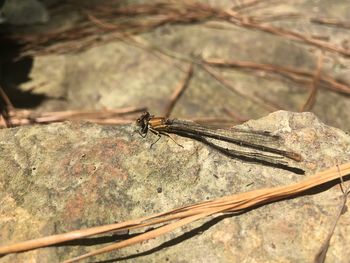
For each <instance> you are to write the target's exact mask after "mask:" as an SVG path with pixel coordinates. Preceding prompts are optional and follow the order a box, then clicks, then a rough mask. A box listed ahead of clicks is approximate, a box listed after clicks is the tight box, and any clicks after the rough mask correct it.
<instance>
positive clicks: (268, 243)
mask: <svg viewBox="0 0 350 263" xmlns="http://www.w3.org/2000/svg"><path fill="white" fill-rule="evenodd" d="M243 126H244V127H245V128H250V129H259V130H268V131H272V132H274V133H276V134H280V135H281V136H282V138H283V140H284V147H285V148H286V149H289V150H293V151H295V152H298V153H301V154H302V156H303V158H304V160H303V162H301V163H299V164H297V163H294V162H293V161H291V165H294V166H298V167H300V168H302V169H304V170H305V171H306V174H305V175H298V174H293V173H291V172H288V171H285V170H281V169H276V168H272V167H266V166H262V165H258V164H250V163H245V162H242V161H240V160H234V159H231V158H228V157H226V156H223V155H221V154H219V153H217V152H215V151H214V150H212V149H210V148H208V147H207V146H204V145H202V144H200V143H199V142H195V141H192V140H190V139H186V138H180V137H177V136H175V139H176V141H177V142H178V143H180V144H181V145H183V146H184V148H181V147H179V146H178V145H176V144H175V143H174V142H173V141H172V140H170V139H169V138H166V137H163V138H161V140H160V141H159V142H157V144H155V145H154V146H153V147H152V148H151V149H150V144H151V143H152V142H154V140H155V139H156V137H155V136H153V135H151V134H150V135H148V136H147V137H146V138H145V139H143V138H141V137H140V136H139V134H138V133H136V132H135V129H136V127H135V126H133V125H130V126H119V127H116V126H115V127H112V126H99V125H94V124H88V123H69V122H65V123H59V124H50V125H43V126H31V127H19V128H13V129H3V130H0V155H1V158H0V245H4V244H10V243H14V242H18V241H23V240H27V239H31V238H37V237H42V236H45V235H51V234H56V233H62V232H67V231H71V230H76V229H80V228H86V227H92V226H97V225H102V224H109V223H113V222H116V221H117V222H121V221H123V220H128V219H135V218H138V217H141V216H146V215H151V214H153V213H157V212H161V211H168V210H171V209H173V208H176V207H180V206H183V205H188V204H191V203H194V202H200V201H205V200H208V199H213V198H217V197H221V196H225V195H230V194H235V193H239V192H244V191H250V190H253V189H260V188H264V187H273V186H279V185H286V184H290V183H293V182H298V181H300V180H302V179H304V178H306V177H307V176H309V175H311V174H313V173H314V172H316V171H320V170H323V169H325V168H327V167H329V166H332V165H335V164H337V163H339V164H340V163H344V162H346V161H349V160H350V136H349V135H347V134H345V133H344V132H342V131H341V130H338V129H336V128H332V127H329V126H326V125H324V124H323V123H321V122H320V121H319V120H318V119H317V118H316V117H315V116H314V115H313V114H311V113H303V114H297V113H290V112H283V111H280V112H276V113H273V114H270V115H269V116H267V117H265V118H262V119H259V120H256V121H250V122H248V123H246V124H244V125H243ZM341 196H342V192H341V190H340V188H339V185H334V184H333V185H331V186H326V187H323V188H319V189H315V191H310V192H308V193H307V194H306V195H302V196H299V197H297V198H294V199H289V200H284V201H280V202H277V203H273V204H269V205H266V206H262V207H259V208H256V209H254V210H252V211H249V212H247V213H243V214H241V215H236V216H233V215H223V216H220V217H218V218H208V219H207V220H201V221H198V222H195V223H194V224H192V225H189V226H186V227H184V228H182V229H178V230H176V231H175V232H173V233H171V234H169V235H166V236H164V237H161V238H158V239H155V240H150V241H147V242H144V243H142V244H140V245H135V246H133V247H130V248H125V249H122V250H120V251H117V252H113V253H110V254H107V255H101V256H98V257H96V258H94V259H91V260H90V261H88V262H99V261H101V260H111V259H115V260H116V259H125V258H128V259H129V260H128V261H127V262H165V261H169V262H230V263H231V262H311V261H312V260H313V257H314V256H315V254H316V253H317V251H318V249H319V248H320V246H321V243H322V242H323V241H324V239H325V238H326V235H327V233H328V231H329V229H330V228H331V225H332V222H333V220H334V219H335V216H336V214H337V211H338V209H339V206H340V203H341ZM349 222H350V214H349V212H346V213H345V214H344V215H343V216H342V217H341V219H340V221H339V223H338V225H337V228H336V231H335V233H334V236H333V238H332V241H331V245H330V248H329V251H328V255H327V261H326V262H344V263H345V262H348V259H349V257H350V251H349V249H348V244H349V236H350V224H349ZM130 234H132V233H130ZM121 237H123V236H120V235H114V236H113V235H102V236H99V237H91V238H88V239H85V240H80V241H76V242H72V243H69V244H68V245H66V246H57V247H50V248H44V249H39V250H34V251H31V252H25V253H20V254H14V255H7V256H4V257H2V258H0V262H1V263H5V262H6V263H7V262H50V263H51V262H60V261H62V260H64V259H68V258H70V257H73V256H77V255H80V254H82V253H84V252H87V251H91V250H92V249H93V248H98V247H100V246H102V245H106V243H107V242H112V241H115V240H118V239H119V238H121ZM124 237H125V236H124ZM92 244H93V245H95V246H94V247H91V245H92ZM108 262H114V261H108Z"/></svg>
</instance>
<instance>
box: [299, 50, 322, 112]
mask: <svg viewBox="0 0 350 263" xmlns="http://www.w3.org/2000/svg"><path fill="white" fill-rule="evenodd" d="M322 64H323V54H322V53H320V55H319V56H318V59H317V68H316V70H315V75H314V79H313V81H312V87H311V90H310V93H309V96H308V98H307V100H306V101H305V103H304V105H303V106H302V107H301V110H300V111H302V112H303V111H310V110H311V109H312V107H313V106H314V104H315V101H316V94H317V90H318V87H319V80H320V75H321V70H322Z"/></svg>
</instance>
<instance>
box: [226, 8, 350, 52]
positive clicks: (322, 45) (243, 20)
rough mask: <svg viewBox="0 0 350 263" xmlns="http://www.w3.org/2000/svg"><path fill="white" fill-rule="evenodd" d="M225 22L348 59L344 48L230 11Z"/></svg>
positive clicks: (227, 12)
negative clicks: (301, 43)
mask: <svg viewBox="0 0 350 263" xmlns="http://www.w3.org/2000/svg"><path fill="white" fill-rule="evenodd" d="M226 14H227V16H226V20H227V21H229V22H231V23H233V24H236V25H238V26H242V27H246V28H251V29H256V30H260V31H263V32H266V33H269V34H273V35H277V36H281V37H285V38H287V39H290V40H293V41H298V42H303V43H305V44H308V45H312V46H315V47H317V48H319V49H324V50H327V51H330V52H335V53H338V54H340V55H342V56H345V57H350V51H349V50H346V49H344V48H341V47H338V46H336V45H334V44H330V43H327V42H324V41H321V40H317V39H314V38H312V37H310V36H307V35H303V34H301V33H299V32H295V31H290V30H287V29H284V28H280V27H274V26H271V25H265V24H261V23H258V22H255V21H253V20H252V19H250V18H249V17H243V16H240V15H239V14H238V13H236V12H234V11H232V10H227V11H226ZM221 16H222V18H224V16H223V14H221Z"/></svg>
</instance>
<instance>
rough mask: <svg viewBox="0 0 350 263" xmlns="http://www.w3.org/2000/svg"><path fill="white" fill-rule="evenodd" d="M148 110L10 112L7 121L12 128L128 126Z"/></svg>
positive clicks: (140, 108) (138, 108)
mask: <svg viewBox="0 0 350 263" xmlns="http://www.w3.org/2000/svg"><path fill="white" fill-rule="evenodd" d="M145 110H147V109H146V108H145V107H126V108H120V109H104V110H90V111H87V110H85V111H84V110H67V111H56V112H41V113H40V112H34V111H31V110H16V109H13V110H10V111H9V112H8V118H7V121H8V123H10V124H11V125H12V126H21V125H28V124H40V123H52V122H62V121H68V120H70V121H73V120H79V121H89V122H93V123H100V124H127V123H131V122H133V121H134V120H135V119H136V116H135V118H132V116H133V115H134V114H139V113H140V112H143V111H145Z"/></svg>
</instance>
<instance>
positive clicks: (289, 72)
mask: <svg viewBox="0 0 350 263" xmlns="http://www.w3.org/2000/svg"><path fill="white" fill-rule="evenodd" d="M203 63H206V64H208V65H210V66H216V67H231V68H242V69H248V70H260V71H265V72H271V73H275V74H280V75H282V76H285V77H289V78H291V79H295V76H296V77H299V78H306V79H310V80H312V79H314V73H313V72H311V71H307V70H301V69H296V68H292V67H284V66H279V65H273V64H263V63H256V62H252V61H243V60H225V59H205V60H203ZM319 80H320V81H322V82H323V83H324V84H326V87H328V88H329V89H332V90H334V91H337V92H342V93H345V94H350V86H349V85H346V84H343V83H340V82H338V81H336V80H335V79H333V78H332V77H330V76H328V75H325V74H322V75H320V76H319Z"/></svg>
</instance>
